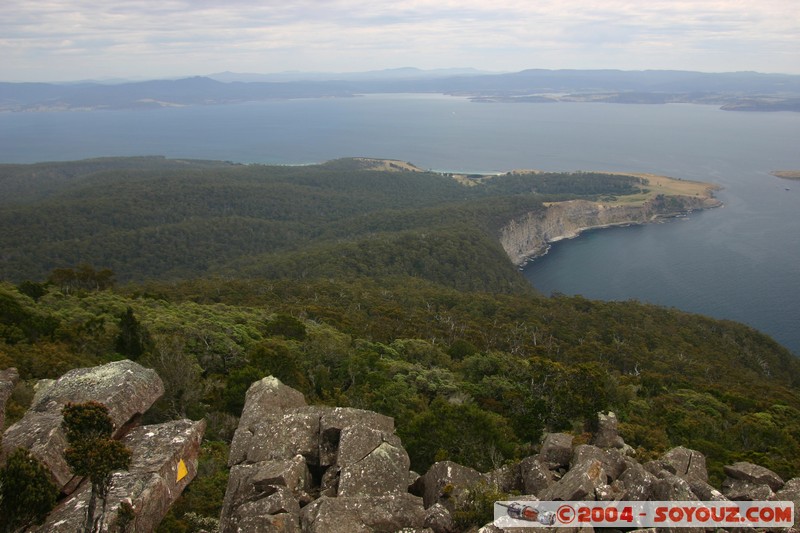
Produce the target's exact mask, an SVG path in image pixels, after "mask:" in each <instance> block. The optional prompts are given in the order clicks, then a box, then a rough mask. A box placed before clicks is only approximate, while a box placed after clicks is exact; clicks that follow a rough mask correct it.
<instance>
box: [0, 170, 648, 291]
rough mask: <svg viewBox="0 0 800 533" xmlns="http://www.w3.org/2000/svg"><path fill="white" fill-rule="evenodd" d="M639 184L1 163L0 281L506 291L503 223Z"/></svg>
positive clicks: (511, 282)
mask: <svg viewBox="0 0 800 533" xmlns="http://www.w3.org/2000/svg"><path fill="white" fill-rule="evenodd" d="M642 186H643V185H642V183H641V179H640V178H635V177H630V176H616V175H602V174H557V173H556V174H530V175H526V176H519V175H511V174H509V175H506V176H498V177H495V178H492V179H491V180H488V181H486V182H483V183H481V184H480V185H478V186H475V187H468V186H465V185H463V184H460V183H458V182H457V181H455V180H453V179H451V178H449V177H447V176H444V175H441V174H437V173H431V172H385V171H375V170H370V168H369V166H368V165H366V166H365V164H364V160H340V161H334V162H331V163H327V164H324V165H314V166H301V167H276V166H264V165H233V164H227V163H223V162H207V161H179V160H169V159H163V158H154V157H151V158H119V159H117V158H110V159H98V160H87V161H79V162H71V163H63V164H62V163H43V164H37V165H3V166H0V191H2V194H0V198H3V200H2V203H0V227H2V228H3V231H2V232H0V248H2V249H3V251H4V253H3V254H2V256H0V278H3V279H9V280H14V281H22V280H24V279H44V278H45V277H46V276H47V275H48V274H49V273H50V272H51V271H52V270H54V269H56V268H64V267H72V266H75V265H77V264H79V263H82V262H85V263H89V264H92V265H96V266H102V267H105V268H110V269H112V270H113V271H114V272H115V273H116V276H117V279H118V280H119V281H130V280H135V281H142V280H146V279H153V278H157V279H186V278H191V277H195V276H201V275H208V274H224V275H226V276H227V275H242V273H244V274H246V275H256V276H268V277H284V276H287V275H288V276H292V277H303V276H306V277H308V276H311V277H314V276H325V275H328V276H334V275H342V274H348V273H350V272H351V271H354V273H355V274H357V275H362V274H366V275H371V276H373V277H374V276H376V275H383V274H387V275H412V276H419V277H423V278H426V279H431V280H433V281H437V282H442V283H447V280H453V283H454V284H455V286H458V287H460V288H467V289H483V288H485V289H490V290H500V291H508V290H512V289H521V288H523V286H524V285H525V283H524V281H522V280H521V279H520V278H519V277H518V276H516V274H515V272H514V271H513V268H511V265H510V264H509V263H508V261H507V260H506V259H505V256H504V254H503V252H502V250H501V249H500V247H499V245H497V244H495V241H496V240H497V239H496V236H497V235H496V233H497V230H498V228H499V227H500V226H501V225H502V224H503V223H505V222H507V221H508V220H509V219H510V218H512V217H513V216H516V215H518V214H521V213H524V212H530V211H535V210H537V209H540V208H541V201H543V200H555V199H568V198H587V199H594V198H597V197H599V196H603V195H605V196H609V195H624V194H633V193H635V192H638V191H639V190H640V188H641V187H642ZM459 250H463V252H464V253H459ZM287 252H289V253H287ZM362 258H363V262H362V261H361V260H362ZM431 261H433V262H434V263H436V265H438V267H437V266H434V267H429V266H427V265H426V263H429V262H431ZM448 264H450V265H451V267H450V268H443V269H442V270H439V271H436V272H434V271H433V270H435V269H436V268H439V267H444V266H445V265H448ZM479 277H484V278H485V279H482V280H477V278H479ZM476 280H477V281H476Z"/></svg>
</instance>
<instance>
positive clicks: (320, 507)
mask: <svg viewBox="0 0 800 533" xmlns="http://www.w3.org/2000/svg"><path fill="white" fill-rule="evenodd" d="M424 522H425V509H424V508H423V507H422V500H421V499H420V498H417V497H416V496H412V495H411V494H407V493H404V494H393V495H391V496H339V497H336V498H329V497H327V496H322V497H321V498H319V499H317V500H315V501H314V502H313V503H311V504H309V505H307V506H306V507H305V508H304V509H303V511H302V513H301V514H300V523H301V525H302V531H303V533H394V532H396V531H399V530H403V529H404V528H410V529H420V530H421V529H424V527H425V526H424Z"/></svg>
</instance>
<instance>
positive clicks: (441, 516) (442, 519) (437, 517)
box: [423, 503, 456, 533]
mask: <svg viewBox="0 0 800 533" xmlns="http://www.w3.org/2000/svg"><path fill="white" fill-rule="evenodd" d="M423 525H424V526H425V527H427V528H430V529H431V530H432V531H433V532H434V533H455V531H456V526H455V524H454V523H453V517H452V516H450V511H448V510H447V507H445V506H444V505H442V504H439V503H435V504H433V505H431V506H430V507H428V509H427V510H426V511H425V521H424V523H423Z"/></svg>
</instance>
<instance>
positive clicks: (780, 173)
mask: <svg viewBox="0 0 800 533" xmlns="http://www.w3.org/2000/svg"><path fill="white" fill-rule="evenodd" d="M770 174H772V175H773V176H775V177H777V178H782V179H785V180H800V170H773V171H772V172H770Z"/></svg>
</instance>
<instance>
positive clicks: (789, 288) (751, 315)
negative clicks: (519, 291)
mask: <svg viewBox="0 0 800 533" xmlns="http://www.w3.org/2000/svg"><path fill="white" fill-rule="evenodd" d="M798 147H800V114H796V113H733V112H725V111H721V110H719V109H716V108H714V107H712V106H698V105H687V104H675V105H652V106H651V105H615V104H592V103H585V104H583V103H570V104H477V103H471V102H469V101H468V100H466V99H463V98H454V97H447V96H442V95H368V96H365V97H360V98H348V99H311V100H289V101H271V102H259V103H248V104H241V105H228V106H218V107H214V106H208V107H185V108H165V109H158V110H148V111H131V110H120V111H94V112H62V113H17V114H10V113H5V114H0V162H5V163H27V162H37V161H53V160H72V159H80V158H86V157H99V156H112V155H152V154H160V155H166V156H169V157H187V158H201V159H223V160H231V161H238V162H244V163H250V162H252V163H274V164H303V163H314V162H321V161H325V160H328V159H333V158H337V157H349V156H368V157H385V158H392V159H402V160H405V161H410V162H412V163H415V164H417V165H418V166H421V167H424V168H429V169H434V170H448V171H465V172H502V171H506V170H510V169H514V168H537V169H543V170H559V171H560V170H601V171H627V172H648V173H654V174H664V175H668V176H672V177H678V178H683V179H692V180H700V181H711V182H714V183H717V184H719V185H720V186H721V187H722V190H720V191H719V192H718V193H717V196H718V197H719V198H720V199H721V200H722V201H723V202H724V203H725V207H723V208H720V209H714V210H710V211H706V212H702V213H694V214H692V215H691V216H690V217H688V218H684V219H678V220H675V221H672V222H668V223H664V224H653V225H646V226H639V227H629V228H616V229H608V230H601V231H592V232H588V233H586V234H584V235H583V236H581V237H579V238H578V239H574V240H571V241H565V242H561V243H558V244H557V245H554V246H553V248H552V249H551V251H550V253H549V254H547V255H546V256H544V257H541V258H538V259H537V260H535V261H533V262H532V263H530V264H529V265H528V267H527V268H526V269H525V271H524V275H525V276H526V277H527V278H528V279H529V280H530V281H531V283H532V284H533V285H534V286H535V287H536V288H537V289H538V290H540V291H541V292H542V293H544V294H550V293H552V292H561V293H565V294H583V295H584V296H586V297H588V298H599V299H607V300H626V299H637V300H641V301H647V302H652V303H656V304H659V305H666V306H673V307H677V308H680V309H684V310H687V311H693V312H699V313H703V314H707V315H710V316H714V317H717V318H727V319H733V320H737V321H741V322H744V323H746V324H749V325H751V326H753V327H756V328H758V329H760V330H762V331H764V332H766V333H768V334H770V335H772V336H773V337H774V338H775V339H776V340H778V341H779V342H781V343H782V344H784V345H785V346H787V347H789V348H790V349H791V350H792V351H794V352H795V353H796V354H800V183H795V182H790V181H785V180H780V179H778V178H775V177H773V176H770V175H769V172H770V171H771V170H776V169H798V168H800V149H799V148H798ZM787 188H788V189H789V190H786V189H787Z"/></svg>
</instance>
